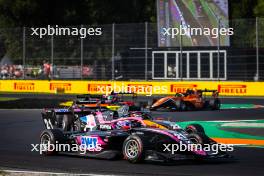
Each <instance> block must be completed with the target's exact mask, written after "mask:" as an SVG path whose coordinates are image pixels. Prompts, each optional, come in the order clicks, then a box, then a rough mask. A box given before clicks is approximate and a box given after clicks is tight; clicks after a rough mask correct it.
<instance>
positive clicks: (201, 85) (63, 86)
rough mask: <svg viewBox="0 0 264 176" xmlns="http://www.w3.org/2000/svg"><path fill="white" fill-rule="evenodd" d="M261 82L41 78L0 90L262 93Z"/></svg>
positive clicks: (1, 85) (5, 82)
mask: <svg viewBox="0 0 264 176" xmlns="http://www.w3.org/2000/svg"><path fill="white" fill-rule="evenodd" d="M263 87H264V82H263V83H262V82H209V81H208V82H198V81H197V82H176V81H175V82H163V81H160V82H157V81H149V82H144V81H142V82H136V81H133V82H132V81H131V82H130V81H45V80H39V81H34V80H1V81H0V91H1V92H13V93H21V92H27V93H66V94H109V93H111V92H112V91H114V92H127V93H131V92H134V93H138V94H141V95H147V96H151V95H166V94H171V95H172V94H175V93H181V92H185V91H186V90H187V89H214V90H218V91H219V93H220V95H223V96H264V91H263Z"/></svg>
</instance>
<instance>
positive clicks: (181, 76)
mask: <svg viewBox="0 0 264 176" xmlns="http://www.w3.org/2000/svg"><path fill="white" fill-rule="evenodd" d="M181 27H182V20H181ZM182 60H183V59H182V35H181V34H180V78H181V80H182V79H183V75H182Z"/></svg>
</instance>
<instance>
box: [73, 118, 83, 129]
mask: <svg viewBox="0 0 264 176" xmlns="http://www.w3.org/2000/svg"><path fill="white" fill-rule="evenodd" d="M73 130H74V131H82V130H83V129H82V127H81V120H80V119H77V120H75V121H74V122H73Z"/></svg>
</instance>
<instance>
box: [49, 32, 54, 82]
mask: <svg viewBox="0 0 264 176" xmlns="http://www.w3.org/2000/svg"><path fill="white" fill-rule="evenodd" d="M50 47H51V55H50V57H51V65H52V72H51V79H53V78H54V77H53V75H54V43H53V35H51V46H50Z"/></svg>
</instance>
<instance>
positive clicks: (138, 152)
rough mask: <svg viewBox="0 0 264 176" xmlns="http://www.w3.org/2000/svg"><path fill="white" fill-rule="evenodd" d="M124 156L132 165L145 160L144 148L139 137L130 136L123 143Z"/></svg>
mask: <svg viewBox="0 0 264 176" xmlns="http://www.w3.org/2000/svg"><path fill="white" fill-rule="evenodd" d="M123 155H124V158H125V159H126V160H128V161H129V162H130V163H139V162H142V161H143V160H144V159H145V153H144V146H143V142H142V140H141V138H140V137H138V136H137V135H131V136H129V137H128V138H127V139H126V140H125V141H124V143H123Z"/></svg>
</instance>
